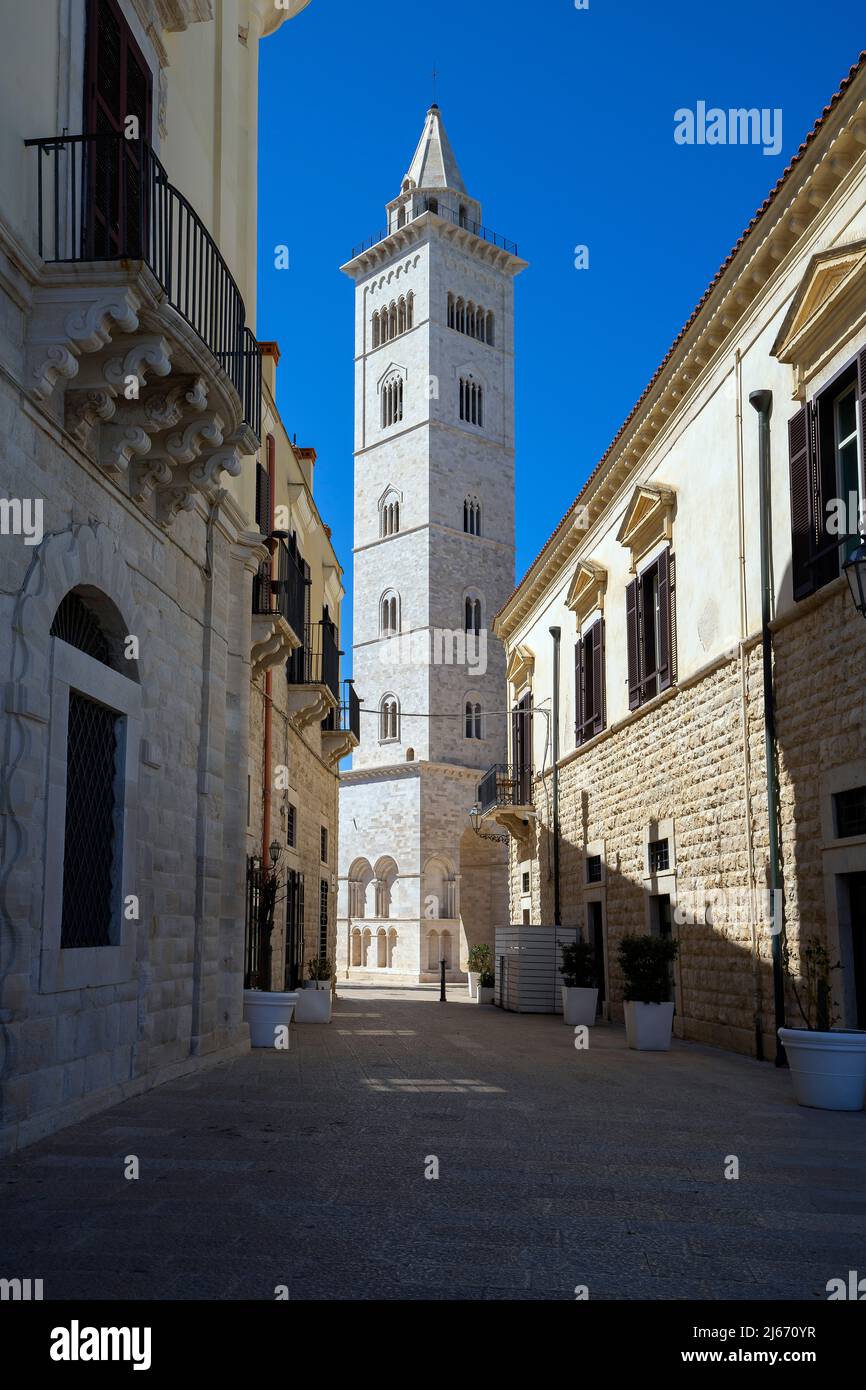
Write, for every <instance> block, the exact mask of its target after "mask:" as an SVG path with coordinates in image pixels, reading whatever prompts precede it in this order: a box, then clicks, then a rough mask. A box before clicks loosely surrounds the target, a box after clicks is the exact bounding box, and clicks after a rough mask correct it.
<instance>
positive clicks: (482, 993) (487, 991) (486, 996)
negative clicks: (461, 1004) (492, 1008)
mask: <svg viewBox="0 0 866 1390" xmlns="http://www.w3.org/2000/svg"><path fill="white" fill-rule="evenodd" d="M493 993H494V990H493V986H492V985H485V987H484V988H483V989H482V987H481V985H479V986H478V994H477V995H476V997H475V1002H476V1004H492V1003H493Z"/></svg>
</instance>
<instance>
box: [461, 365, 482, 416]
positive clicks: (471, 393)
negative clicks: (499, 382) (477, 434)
mask: <svg viewBox="0 0 866 1390" xmlns="http://www.w3.org/2000/svg"><path fill="white" fill-rule="evenodd" d="M460 419H461V420H466V421H467V423H469V424H471V425H483V424H484V391H483V388H482V386H481V384H480V383H479V382H477V381H473V380H472V377H463V376H462V377H461V378H460Z"/></svg>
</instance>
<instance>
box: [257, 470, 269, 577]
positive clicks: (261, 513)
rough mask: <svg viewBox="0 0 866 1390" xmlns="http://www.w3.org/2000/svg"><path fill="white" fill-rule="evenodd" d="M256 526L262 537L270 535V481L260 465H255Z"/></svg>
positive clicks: (266, 471) (266, 472)
mask: <svg viewBox="0 0 866 1390" xmlns="http://www.w3.org/2000/svg"><path fill="white" fill-rule="evenodd" d="M256 525H257V526H258V528H259V530H260V531H261V533H262V535H263V536H269V535H270V534H271V479H270V475H269V473H268V470H267V469H266V468H264V467H263V466H262V465H261V464H260V463H257V464H256ZM269 568H270V567H269Z"/></svg>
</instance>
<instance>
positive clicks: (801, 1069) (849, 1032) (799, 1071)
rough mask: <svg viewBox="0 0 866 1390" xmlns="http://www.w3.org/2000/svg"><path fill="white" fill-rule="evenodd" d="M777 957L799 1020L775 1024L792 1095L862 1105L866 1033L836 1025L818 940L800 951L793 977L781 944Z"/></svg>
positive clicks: (815, 1103) (829, 1106)
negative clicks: (796, 1024)
mask: <svg viewBox="0 0 866 1390" xmlns="http://www.w3.org/2000/svg"><path fill="white" fill-rule="evenodd" d="M782 959H783V963H784V967H785V973H786V974H787V976H788V979H789V980H790V982H791V991H792V993H793V995H794V998H795V1000H796V1001H797V1008H798V1009H799V1011H800V1016H801V1018H802V1020H803V1027H802V1028H780V1029H779V1037H780V1038H781V1040H782V1044H783V1046H784V1048H785V1051H786V1052H787V1054H788V1063H789V1065H790V1068H791V1080H792V1081H793V1084H794V1098H795V1100H796V1101H797V1104H798V1105H808V1106H811V1107H813V1108H814V1109H817V1110H862V1109H863V1105H864V1100H866V1032H863V1031H862V1030H858V1029H855V1028H837V1027H836V1023H837V1021H838V1014H837V1013H836V1010H835V1009H834V1006H833V1000H832V993H831V975H832V972H833V971H834V970H838V969H839V968H840V967H839V965H838V964H837V965H831V964H830V956H829V953H828V951H827V948H826V946H825V945H824V943H823V941H821V939H820V938H819V937H817V936H811V937H809V939H808V940H807V942H806V944H805V946H804V947H803V948H802V950H801V952H800V970H799V978H798V977H797V975H796V973H795V971H794V970H793V969H792V966H791V959H790V954H789V950H788V947H787V945H785V947H784V948H783V954H782Z"/></svg>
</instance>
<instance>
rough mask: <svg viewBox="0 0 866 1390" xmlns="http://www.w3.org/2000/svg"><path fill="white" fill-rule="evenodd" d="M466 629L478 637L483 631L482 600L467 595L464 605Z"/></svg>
mask: <svg viewBox="0 0 866 1390" xmlns="http://www.w3.org/2000/svg"><path fill="white" fill-rule="evenodd" d="M463 621H464V629H465V631H466V632H471V633H474V634H475V636H476V637H477V636H478V634H479V633H480V631H481V599H480V598H477V597H475V595H473V594H467V596H466V601H465V604H464V619H463Z"/></svg>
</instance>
